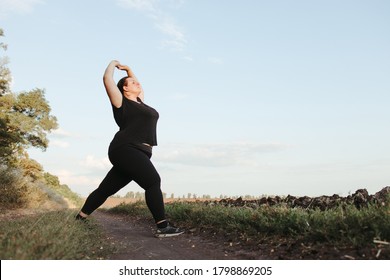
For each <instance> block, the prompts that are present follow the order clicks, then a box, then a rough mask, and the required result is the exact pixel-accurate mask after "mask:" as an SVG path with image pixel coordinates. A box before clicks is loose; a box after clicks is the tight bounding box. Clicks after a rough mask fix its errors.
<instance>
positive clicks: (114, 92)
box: [103, 60, 123, 108]
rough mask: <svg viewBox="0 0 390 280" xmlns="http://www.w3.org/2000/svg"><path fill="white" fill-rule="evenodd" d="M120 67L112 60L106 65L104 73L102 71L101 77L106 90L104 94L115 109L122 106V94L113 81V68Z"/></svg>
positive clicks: (117, 62)
mask: <svg viewBox="0 0 390 280" xmlns="http://www.w3.org/2000/svg"><path fill="white" fill-rule="evenodd" d="M118 66H120V63H119V61H117V60H113V61H111V62H110V64H108V66H107V68H106V71H104V75H103V83H104V87H105V88H106V92H107V94H108V97H109V98H110V101H111V104H112V105H114V106H115V107H116V108H120V107H121V106H122V98H123V97H122V93H121V92H120V91H119V88H118V86H117V85H116V83H115V81H114V70H115V67H118Z"/></svg>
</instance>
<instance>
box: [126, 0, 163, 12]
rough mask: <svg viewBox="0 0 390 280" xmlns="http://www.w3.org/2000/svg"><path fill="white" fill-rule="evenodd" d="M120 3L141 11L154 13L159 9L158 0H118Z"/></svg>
mask: <svg viewBox="0 0 390 280" xmlns="http://www.w3.org/2000/svg"><path fill="white" fill-rule="evenodd" d="M118 4H119V5H120V6H122V7H124V8H128V9H134V10H137V11H141V12H151V13H154V12H156V11H157V9H156V4H157V3H156V0H118Z"/></svg>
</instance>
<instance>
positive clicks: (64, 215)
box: [0, 187, 390, 260]
mask: <svg viewBox="0 0 390 280" xmlns="http://www.w3.org/2000/svg"><path fill="white" fill-rule="evenodd" d="M389 194H390V187H387V188H384V189H382V190H381V191H380V192H377V193H376V194H373V195H369V194H368V193H367V191H365V190H358V191H356V192H355V193H354V194H352V195H350V196H348V197H339V196H337V195H334V196H329V197H327V196H322V197H314V198H310V197H292V196H287V197H283V198H282V197H277V196H276V197H263V198H260V199H256V200H244V199H241V198H238V199H221V200H203V201H201V200H199V201H173V202H168V201H167V203H166V212H167V216H168V218H169V219H170V220H171V221H173V222H174V223H175V224H177V225H178V226H180V227H183V228H185V229H186V233H185V234H183V235H181V236H179V237H175V238H173V239H170V240H163V241H160V240H158V239H156V238H153V235H152V225H153V221H152V218H151V215H150V213H149V211H148V209H147V207H146V205H145V203H144V201H136V202H134V201H133V202H131V203H121V204H119V205H116V206H115V207H110V206H112V205H109V204H106V210H100V211H97V212H96V213H94V214H93V215H92V217H91V219H90V221H89V223H87V224H85V223H81V222H75V221H74V215H75V213H76V210H58V211H51V212H48V211H47V210H46V211H44V212H42V211H41V212H37V211H32V212H31V213H29V212H28V211H27V212H26V211H24V210H23V211H20V210H19V211H17V212H15V211H11V212H7V213H6V214H4V213H3V214H2V215H0V228H1V231H0V258H1V259H117V258H123V259H139V258H141V259H142V258H146V259H150V258H153V259H165V258H167V256H166V255H164V254H163V252H165V251H169V248H175V252H176V254H177V255H176V257H177V258H179V259H185V258H188V259H203V258H205V259H208V258H211V259H314V260H317V259H390V243H389V241H390V218H389V217H390V203H389V202H390V200H389ZM118 202H119V201H118V199H112V200H111V201H109V203H115V204H117V203H118ZM140 248H141V249H140ZM140 253H142V254H141V255H140ZM168 257H171V256H168Z"/></svg>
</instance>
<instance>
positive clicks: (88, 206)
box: [79, 166, 131, 218]
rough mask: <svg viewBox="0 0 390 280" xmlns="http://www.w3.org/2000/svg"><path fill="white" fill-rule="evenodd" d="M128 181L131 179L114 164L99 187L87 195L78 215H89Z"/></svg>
mask: <svg viewBox="0 0 390 280" xmlns="http://www.w3.org/2000/svg"><path fill="white" fill-rule="evenodd" d="M130 181H131V179H130V177H129V176H127V175H126V174H123V173H122V172H121V171H120V170H119V169H118V168H116V167H115V166H114V167H113V168H111V170H110V171H109V172H108V173H107V175H106V177H105V178H104V179H103V181H102V182H101V183H100V185H99V187H98V188H97V189H96V190H94V191H93V192H92V193H91V194H90V195H89V196H88V198H87V199H86V201H85V203H84V206H83V207H82V208H81V212H80V214H79V215H80V216H81V217H84V218H85V217H86V216H88V215H90V214H91V213H92V212H93V211H95V210H96V209H97V208H99V207H100V206H101V205H102V204H103V203H104V202H105V201H106V200H107V198H108V197H109V196H111V195H113V194H115V193H116V192H118V191H119V190H120V189H121V188H123V187H124V186H126V185H127V184H128V183H130Z"/></svg>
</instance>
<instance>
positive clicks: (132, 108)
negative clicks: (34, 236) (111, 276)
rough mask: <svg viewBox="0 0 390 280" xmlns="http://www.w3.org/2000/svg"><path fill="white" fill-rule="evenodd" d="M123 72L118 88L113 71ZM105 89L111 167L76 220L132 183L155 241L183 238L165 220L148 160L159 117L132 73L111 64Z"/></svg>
mask: <svg viewBox="0 0 390 280" xmlns="http://www.w3.org/2000/svg"><path fill="white" fill-rule="evenodd" d="M115 68H118V69H120V70H123V71H126V72H127V76H126V77H123V78H122V79H121V80H120V81H119V82H118V84H115V81H114V78H113V76H114V70H115ZM103 82H104V86H105V88H106V91H107V94H108V97H109V99H110V101H111V104H112V110H113V113H114V119H115V121H116V123H117V124H118V126H119V128H120V129H119V131H118V132H117V133H116V134H115V136H114V139H113V140H112V141H111V143H110V147H109V150H108V156H109V159H110V161H111V163H112V165H113V167H112V168H111V170H110V171H109V172H108V174H107V175H106V177H105V178H104V180H103V181H102V182H101V184H100V185H99V187H98V188H97V189H96V190H95V191H93V192H92V193H91V194H90V195H89V196H88V198H87V200H86V201H85V204H84V206H83V207H82V209H81V211H80V212H79V213H78V214H77V216H76V219H78V220H85V219H86V218H87V216H88V215H90V214H91V213H92V212H93V211H95V210H96V209H97V208H98V207H99V206H101V205H102V204H103V203H104V202H105V201H106V199H107V198H108V197H109V196H111V195H113V194H115V193H116V192H118V191H119V190H120V189H121V188H123V187H124V186H126V185H127V184H128V183H130V182H131V181H135V182H136V183H137V184H138V185H140V186H141V187H142V188H143V189H144V190H145V200H146V204H147V206H148V208H149V210H150V212H151V213H152V215H153V218H154V220H155V222H156V226H157V230H156V234H155V236H156V237H168V236H176V235H179V234H182V233H183V232H184V231H183V230H181V229H179V228H176V227H174V226H173V225H172V224H170V223H169V222H168V221H167V220H166V218H165V211H164V201H163V196H162V192H161V189H160V183H161V179H160V176H159V174H158V173H157V171H156V169H155V167H154V166H153V164H152V162H151V161H150V158H151V156H152V146H156V145H157V137H156V125H157V120H158V117H159V115H158V113H157V111H156V110H155V109H153V108H152V107H149V106H148V105H146V104H145V103H144V102H143V101H144V93H143V90H142V88H141V85H140V83H139V82H138V80H137V78H136V77H135V76H134V74H133V72H132V71H131V69H130V68H129V67H128V66H126V65H121V64H120V63H119V62H118V61H116V60H113V61H111V62H110V64H109V65H108V66H107V68H106V70H105V72H104V76H103Z"/></svg>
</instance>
